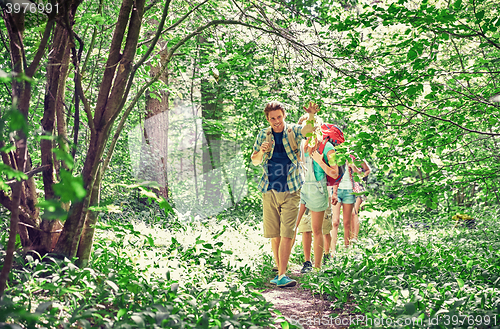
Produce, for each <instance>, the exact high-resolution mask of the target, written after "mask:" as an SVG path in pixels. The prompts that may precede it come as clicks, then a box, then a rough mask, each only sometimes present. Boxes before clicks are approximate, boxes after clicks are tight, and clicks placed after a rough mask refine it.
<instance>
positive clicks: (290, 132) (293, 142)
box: [288, 128, 299, 158]
mask: <svg viewBox="0 0 500 329" xmlns="http://www.w3.org/2000/svg"><path fill="white" fill-rule="evenodd" d="M288 143H290V147H291V148H292V151H293V153H295V155H297V158H299V154H298V153H299V148H298V147H297V140H296V139H295V133H294V132H293V129H292V128H288Z"/></svg>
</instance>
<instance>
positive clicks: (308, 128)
mask: <svg viewBox="0 0 500 329" xmlns="http://www.w3.org/2000/svg"><path fill="white" fill-rule="evenodd" d="M304 110H305V111H306V112H307V114H309V117H308V119H307V121H313V122H314V115H315V114H316V113H318V112H319V105H318V104H316V103H313V102H309V107H308V108H305V107H304ZM313 130H314V124H310V123H308V124H306V125H305V126H304V127H302V130H301V133H302V136H305V135H306V134H308V133H312V132H313Z"/></svg>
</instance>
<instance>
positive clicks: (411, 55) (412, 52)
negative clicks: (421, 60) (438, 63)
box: [408, 48, 418, 61]
mask: <svg viewBox="0 0 500 329" xmlns="http://www.w3.org/2000/svg"><path fill="white" fill-rule="evenodd" d="M417 57H418V54H417V52H416V51H415V50H414V49H413V48H412V49H410V51H409V52H408V60H410V61H413V60H415V58H417Z"/></svg>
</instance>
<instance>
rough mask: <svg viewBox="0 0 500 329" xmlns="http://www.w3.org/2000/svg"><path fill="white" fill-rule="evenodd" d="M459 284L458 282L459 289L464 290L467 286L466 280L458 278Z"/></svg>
mask: <svg viewBox="0 0 500 329" xmlns="http://www.w3.org/2000/svg"><path fill="white" fill-rule="evenodd" d="M457 282H458V287H459V288H460V289H462V288H463V287H464V285H465V283H464V280H462V279H460V278H457Z"/></svg>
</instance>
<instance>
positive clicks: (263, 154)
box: [251, 101, 319, 287]
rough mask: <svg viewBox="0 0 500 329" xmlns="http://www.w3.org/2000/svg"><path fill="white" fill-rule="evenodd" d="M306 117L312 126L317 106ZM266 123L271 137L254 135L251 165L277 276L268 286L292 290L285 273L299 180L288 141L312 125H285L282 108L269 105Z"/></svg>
mask: <svg viewBox="0 0 500 329" xmlns="http://www.w3.org/2000/svg"><path fill="white" fill-rule="evenodd" d="M304 110H306V112H307V113H308V114H309V118H308V121H311V122H314V115H315V114H316V113H317V112H318V111H319V106H318V105H317V104H315V103H312V102H310V103H309V107H308V108H305V107H304ZM264 114H265V115H266V120H267V122H269V124H270V125H271V128H272V129H271V130H272V134H271V135H270V137H271V138H270V141H269V138H267V140H266V137H267V131H268V128H265V129H262V130H261V131H260V132H259V134H258V135H257V140H256V141H255V144H254V146H253V150H254V152H253V154H252V157H251V159H252V163H253V164H254V165H256V166H257V165H259V164H261V165H262V168H263V170H264V173H263V175H262V178H261V180H260V182H259V188H260V190H261V191H262V193H263V194H262V203H263V212H264V237H266V238H270V239H271V247H272V249H273V254H274V258H275V260H276V265H277V266H278V275H277V276H276V277H275V278H274V279H273V280H271V283H274V284H276V285H278V286H279V287H293V286H295V285H296V284H297V282H296V281H295V280H292V279H290V278H288V277H287V276H286V275H285V273H286V269H287V265H288V259H289V258H290V252H291V249H292V240H293V238H294V237H295V222H296V220H297V213H298V209H299V207H298V206H299V202H300V188H301V186H302V183H303V179H302V176H301V173H300V164H299V161H300V159H299V157H300V154H298V152H297V153H295V152H294V150H292V147H291V146H290V140H289V138H292V137H291V136H289V135H291V134H292V131H293V135H295V143H294V144H297V145H300V141H301V140H302V138H304V137H305V135H306V134H307V133H311V132H312V131H313V129H314V125H312V124H310V123H308V124H306V125H305V126H304V127H302V126H299V125H296V124H287V123H286V122H285V118H286V112H285V108H284V106H283V104H281V103H279V102H276V101H273V102H270V103H268V104H267V105H266V108H265V109H264Z"/></svg>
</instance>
